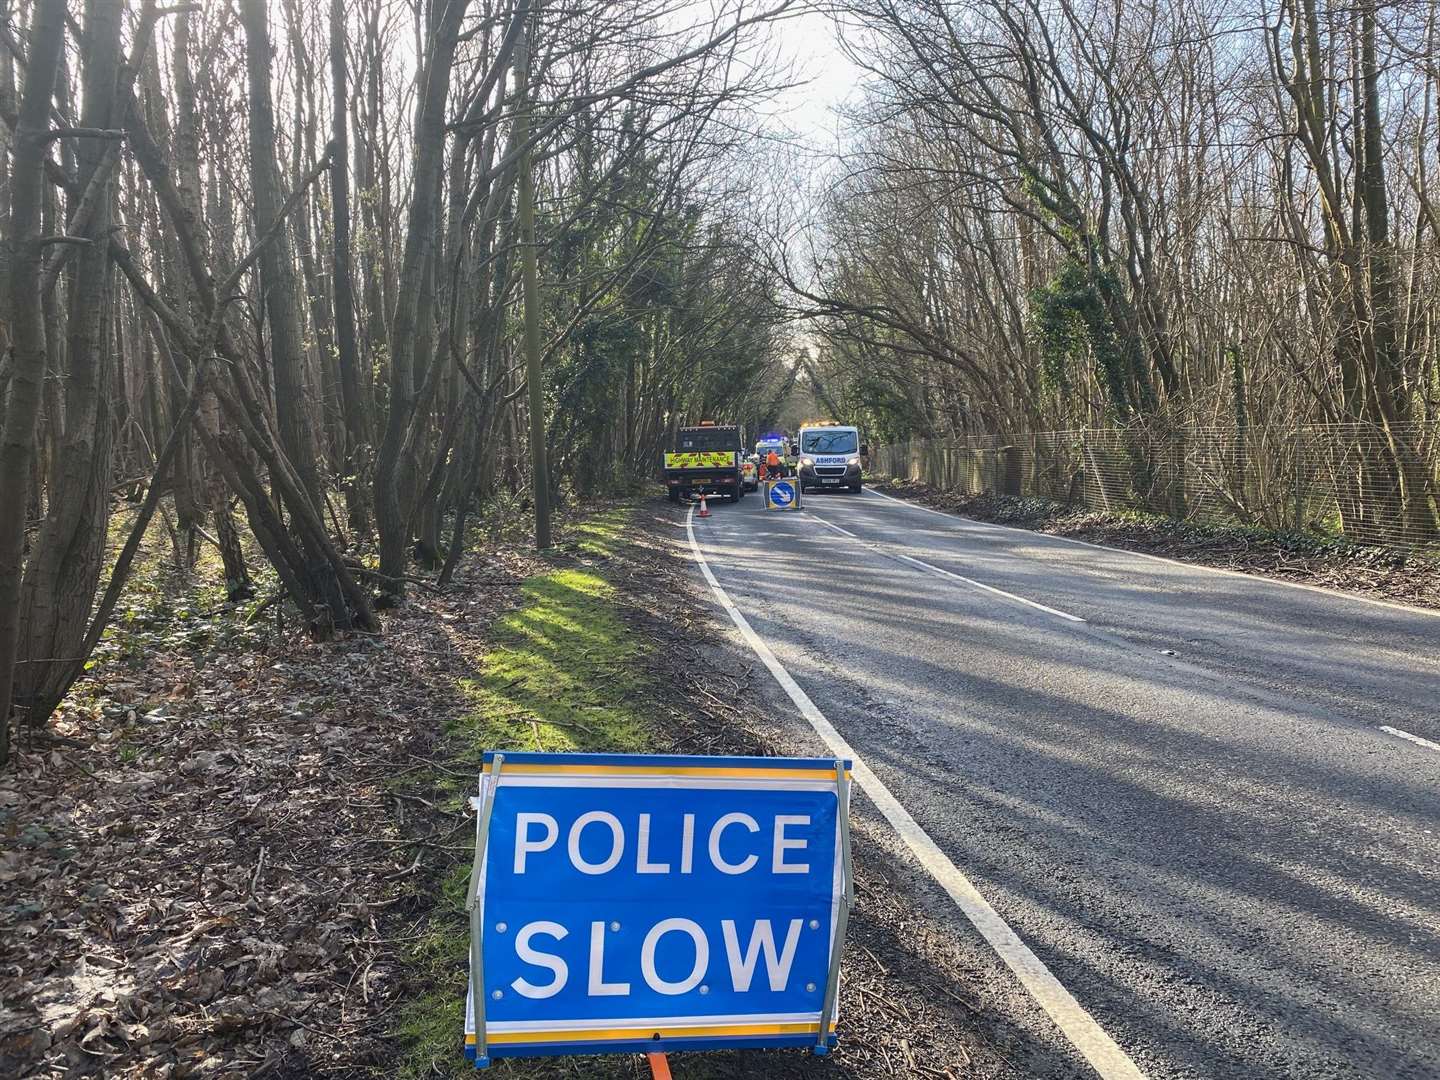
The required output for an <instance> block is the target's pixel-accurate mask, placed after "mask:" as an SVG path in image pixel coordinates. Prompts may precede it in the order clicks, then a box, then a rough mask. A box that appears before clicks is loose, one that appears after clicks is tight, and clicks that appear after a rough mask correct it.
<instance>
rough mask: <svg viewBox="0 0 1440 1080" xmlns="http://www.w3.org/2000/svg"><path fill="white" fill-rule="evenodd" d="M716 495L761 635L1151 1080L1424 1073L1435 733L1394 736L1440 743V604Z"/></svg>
mask: <svg viewBox="0 0 1440 1080" xmlns="http://www.w3.org/2000/svg"><path fill="white" fill-rule="evenodd" d="M713 510H714V513H713V516H712V517H710V518H709V519H707V520H703V521H696V522H695V523H694V524H695V532H696V536H697V539H698V542H699V544H700V546H701V548H702V550H703V552H704V554H705V557H706V559H707V561H708V562H709V564H710V567H711V569H712V571H713V572H714V574H715V575H716V577H717V578H718V580H719V582H720V584H721V585H722V586H723V587H724V589H725V590H726V591H727V592H728V593H729V595H730V597H731V598H732V599H733V601H734V602H735V604H736V605H737V606H738V607H739V609H740V610H741V612H743V614H744V615H745V616H746V618H747V619H748V620H749V622H750V624H751V625H752V626H753V628H754V630H755V631H756V633H758V634H759V635H760V637H761V638H763V639H764V641H765V642H766V643H767V644H768V645H769V646H770V648H771V649H772V650H773V652H774V653H775V655H776V657H777V658H778V659H779V660H780V662H781V663H782V664H783V665H784V666H785V667H786V668H787V669H788V670H789V672H790V674H791V675H792V676H793V677H794V678H795V680H796V681H797V682H798V683H799V684H800V686H801V687H802V688H803V690H804V691H805V692H806V693H808V695H809V696H810V697H811V698H812V699H813V700H814V702H815V703H816V704H817V705H818V706H819V708H820V709H821V710H822V711H823V712H824V714H825V716H826V717H827V718H828V719H829V721H830V722H831V723H832V724H834V726H835V727H836V728H837V729H838V730H839V732H840V733H841V735H842V736H844V738H845V739H847V740H848V741H849V742H850V743H851V744H852V745H853V746H854V748H855V749H856V751H857V752H858V753H859V754H860V755H861V756H862V757H863V758H864V759H865V760H866V761H867V762H868V763H869V765H870V767H871V768H872V769H874V771H875V773H876V774H877V775H878V776H879V777H880V779H881V780H882V781H883V782H884V783H885V784H886V785H887V786H888V787H889V788H890V790H891V791H892V792H893V793H894V794H895V795H896V796H897V797H898V799H899V800H900V801H901V802H902V803H903V804H904V806H905V808H906V809H908V810H909V812H910V813H911V814H912V815H913V816H914V818H915V819H916V821H918V822H919V824H920V825H921V826H922V827H923V828H924V829H925V831H926V832H928V833H929V835H930V836H931V837H933V839H934V840H935V841H936V842H937V843H938V845H939V846H940V848H941V849H942V850H943V852H944V854H945V855H946V856H948V857H949V859H950V860H951V861H952V862H953V863H954V864H955V865H956V866H957V867H958V868H959V869H960V870H961V871H962V872H963V873H964V874H965V875H966V876H968V878H969V879H970V880H971V881H972V882H973V883H974V884H975V886H976V887H977V888H978V889H979V890H980V892H981V893H982V894H983V895H984V896H985V897H986V898H987V899H988V900H989V901H990V903H991V904H992V905H993V906H994V907H995V908H996V910H997V911H998V912H999V913H1000V915H1001V916H1002V917H1003V918H1004V919H1005V920H1006V921H1007V922H1008V923H1009V924H1010V926H1011V927H1013V928H1014V929H1015V931H1016V932H1017V933H1018V934H1019V935H1020V937H1021V938H1022V939H1023V940H1024V941H1025V942H1026V944H1028V945H1029V946H1030V948H1031V949H1032V950H1033V951H1034V952H1035V954H1036V955H1037V956H1039V957H1040V959H1041V960H1042V961H1043V962H1044V963H1045V964H1046V965H1047V966H1048V967H1049V968H1050V970H1051V971H1052V972H1053V973H1054V975H1055V976H1056V977H1057V978H1058V979H1059V980H1060V982H1061V983H1063V984H1064V986H1065V987H1066V988H1067V989H1068V990H1069V991H1070V992H1071V993H1072V994H1073V995H1074V996H1075V998H1076V999H1077V1000H1078V1001H1079V1003H1080V1004H1081V1005H1082V1006H1083V1007H1084V1008H1085V1009H1086V1010H1088V1011H1089V1013H1090V1014H1091V1015H1092V1016H1093V1017H1094V1018H1095V1020H1096V1021H1097V1022H1098V1023H1099V1024H1100V1025H1101V1026H1102V1027H1103V1028H1104V1029H1105V1031H1106V1032H1108V1034H1109V1035H1110V1036H1111V1037H1113V1038H1114V1039H1115V1040H1116V1042H1117V1043H1118V1044H1119V1045H1120V1046H1121V1047H1122V1048H1123V1049H1124V1050H1125V1051H1126V1052H1127V1053H1128V1054H1129V1055H1130V1057H1131V1058H1132V1059H1133V1060H1134V1062H1135V1063H1136V1064H1137V1065H1138V1066H1139V1067H1140V1068H1141V1069H1142V1070H1143V1071H1144V1072H1145V1074H1146V1075H1147V1076H1149V1077H1152V1078H1155V1080H1160V1078H1171V1077H1235V1078H1241V1077H1244V1078H1247V1080H1249V1078H1255V1077H1296V1078H1306V1080H1321V1078H1330V1077H1374V1078H1383V1080H1410V1078H1416V1080H1418V1078H1427V1080H1434V1078H1437V1077H1440V750H1436V749H1432V748H1430V747H1427V746H1425V745H1422V744H1419V743H1415V742H1410V741H1407V740H1405V739H1403V738H1401V737H1400V736H1398V735H1394V734H1391V733H1389V732H1387V731H1384V730H1381V727H1382V725H1384V726H1388V727H1391V728H1394V729H1397V730H1399V731H1403V732H1407V733H1409V734H1412V735H1415V736H1418V737H1420V738H1422V739H1429V740H1431V741H1433V742H1436V743H1440V617H1437V616H1435V615H1430V614H1425V613H1421V612H1414V611H1409V610H1406V609H1403V608H1399V607H1393V606H1385V605H1380V604H1375V603H1366V602H1363V601H1360V600H1356V599H1353V598H1347V597H1344V596H1341V595H1339V594H1334V593H1325V592H1320V591H1314V590H1305V589H1298V588H1293V587H1288V586H1286V585H1283V584H1280V583H1274V582H1268V581H1266V580H1264V579H1260V578H1254V577H1240V576H1234V575H1227V574H1222V573H1215V572H1211V571H1208V570H1204V569H1201V568H1192V567H1184V566H1179V565H1175V564H1171V563H1167V562H1163V561H1158V560H1153V559H1148V558H1145V557H1144V556H1140V555H1135V554H1130V553H1125V552H1118V551H1113V550H1103V549H1097V548H1093V547H1088V546H1082V545H1078V544H1074V543H1066V542H1064V541H1061V540H1058V539H1056V538H1050V537H1045V536H1043V535H1040V534H1035V533H1029V532H1024V531H1020V530H1011V529H1005V528H1002V527H999V526H993V525H987V524H983V523H979V522H973V521H969V520H965V519H961V518H956V517H953V516H949V515H940V514H935V513H932V512H927V511H925V510H923V509H921V508H918V507H914V506H911V505H908V504H902V503H898V502H895V501H890V500H887V499H886V498H885V497H883V496H880V495H878V494H876V493H873V492H868V491H867V492H866V493H865V494H864V495H863V496H854V495H840V494H835V495H828V494H827V495H822V496H814V495H812V496H809V497H807V499H806V509H805V510H803V511H800V512H791V513H777V512H766V511H764V510H763V509H762V507H761V500H760V499H759V498H758V497H755V496H751V497H747V498H746V499H745V500H744V501H742V502H741V503H739V504H738V505H726V504H720V503H718V502H717V503H716V504H715V505H714V507H713ZM837 530H844V532H843V533H842V532H841V531H837ZM846 533H849V534H853V535H845V534H846ZM915 560H919V562H916V561H915ZM921 563H924V564H928V565H921ZM963 579H968V580H963ZM982 586H983V587H982ZM987 587H988V588H987ZM994 590H1001V591H1002V592H996V591H994ZM1004 594H1010V595H1004ZM1037 605H1038V606H1037ZM1047 609H1048V610H1047ZM1077 620H1083V621H1077ZM796 723H797V724H798V725H802V726H803V723H804V722H803V721H801V720H798V719H797V721H796ZM945 917H946V918H948V919H951V920H952V921H953V925H954V928H955V933H956V935H957V940H958V941H959V942H960V943H961V944H963V945H964V946H965V947H966V948H967V949H969V948H973V950H974V954H975V957H976V963H977V964H978V965H980V966H981V967H982V969H983V970H988V971H989V972H990V977H991V978H992V979H993V981H994V985H995V986H996V987H998V988H1000V989H1001V990H1002V991H1003V990H1004V988H1005V987H1007V986H1008V987H1009V993H1010V997H1009V999H1008V1002H1007V1006H1008V1010H1009V1011H1011V1012H1013V1016H1014V1018H1015V1021H1016V1023H1018V1024H1020V1025H1021V1026H1022V1027H1024V1028H1025V1029H1026V1030H1029V1031H1030V1032H1032V1034H1033V1035H1034V1037H1035V1038H1036V1039H1039V1040H1044V1041H1047V1042H1049V1043H1051V1044H1054V1046H1055V1050H1056V1052H1055V1055H1054V1057H1053V1060H1054V1061H1055V1062H1056V1065H1055V1073H1056V1075H1062V1074H1064V1075H1072V1074H1073V1075H1083V1074H1084V1073H1085V1071H1086V1070H1085V1067H1084V1066H1083V1064H1081V1063H1080V1059H1079V1058H1078V1056H1077V1055H1075V1054H1074V1053H1073V1051H1072V1050H1071V1049H1070V1048H1069V1047H1068V1046H1066V1045H1065V1043H1064V1040H1063V1038H1062V1037H1061V1036H1060V1034H1059V1032H1058V1031H1057V1030H1056V1029H1055V1028H1054V1026H1053V1025H1052V1024H1051V1023H1050V1022H1049V1021H1048V1019H1047V1018H1046V1016H1045V1015H1044V1014H1043V1013H1042V1012H1041V1011H1040V1010H1039V1008H1038V1007H1036V1006H1035V1003H1034V1002H1033V1001H1032V1000H1030V999H1029V998H1028V996H1027V995H1026V993H1025V991H1024V990H1023V988H1021V987H1020V985H1019V984H1018V982H1016V980H1015V979H1014V977H1013V976H1012V975H1011V974H1010V973H1009V971H1008V970H1006V969H1005V968H1004V967H1003V966H1001V965H1000V963H999V961H998V959H995V958H994V957H993V956H991V957H990V962H989V967H986V966H985V965H986V962H987V961H986V959H985V957H986V955H987V953H988V947H987V946H986V944H985V942H984V941H983V940H982V939H981V937H980V935H979V934H978V933H977V932H976V931H975V930H974V929H973V928H971V927H970V925H969V924H968V923H967V922H966V921H965V920H964V918H963V917H962V916H961V915H960V913H959V911H958V910H955V909H951V910H949V911H948V913H947V914H946V916H945Z"/></svg>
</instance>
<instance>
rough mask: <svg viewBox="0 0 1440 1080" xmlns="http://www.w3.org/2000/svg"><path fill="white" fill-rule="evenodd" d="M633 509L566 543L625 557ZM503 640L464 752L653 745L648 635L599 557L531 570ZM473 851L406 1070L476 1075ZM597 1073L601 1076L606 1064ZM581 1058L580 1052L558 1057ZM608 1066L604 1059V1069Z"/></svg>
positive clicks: (437, 922)
mask: <svg viewBox="0 0 1440 1080" xmlns="http://www.w3.org/2000/svg"><path fill="white" fill-rule="evenodd" d="M630 513H631V511H630V510H629V509H626V508H622V509H618V510H611V511H607V512H605V513H603V514H599V515H597V516H595V517H593V518H590V519H589V520H587V521H586V522H584V523H582V524H580V525H578V526H576V527H574V528H572V529H570V530H569V535H568V536H567V537H566V538H565V539H566V545H565V546H566V548H568V549H570V550H572V551H575V552H577V553H579V554H581V555H583V556H588V557H589V558H592V559H603V558H609V557H611V556H613V555H614V554H615V553H616V552H617V551H618V550H619V547H620V545H621V544H622V542H623V537H624V532H625V528H626V526H627V524H628V522H629V520H630ZM490 642H491V647H490V649H489V651H488V652H487V653H486V654H485V656H484V657H482V658H481V659H480V662H479V665H478V668H477V671H476V674H475V676H474V678H473V679H469V680H466V682H465V683H464V685H463V688H464V690H465V692H466V694H467V695H468V696H469V698H470V699H471V701H472V702H473V707H472V708H471V709H470V711H469V712H468V713H466V714H465V715H464V716H463V717H462V718H461V719H460V720H458V721H456V722H455V723H454V724H452V725H451V726H450V730H449V732H448V734H449V735H450V737H451V739H452V740H453V743H452V751H453V753H454V754H455V756H456V758H457V759H460V760H473V759H474V758H476V757H478V756H479V752H480V751H481V750H507V749H508V750H546V751H557V750H598V751H614V752H639V751H644V750H646V749H649V748H650V746H651V737H650V728H649V725H648V723H647V721H646V719H645V716H644V713H643V710H642V708H641V705H640V703H641V702H642V701H643V700H644V694H645V691H646V690H647V689H648V686H649V678H648V676H647V674H646V668H645V664H644V654H645V648H646V647H645V645H644V644H643V643H642V642H641V641H640V640H639V639H638V638H637V637H636V635H634V634H633V633H632V632H631V631H630V629H629V627H628V626H626V624H625V621H624V619H623V618H622V617H621V613H620V607H619V604H618V602H617V598H616V593H615V589H614V587H613V586H612V585H611V584H610V583H609V582H607V581H606V580H605V578H604V577H603V576H601V574H599V573H598V572H597V571H596V570H595V569H594V567H593V566H590V565H565V566H557V567H556V569H554V570H552V571H550V572H548V573H544V574H538V575H536V576H534V577H531V578H529V579H527V580H526V582H525V583H524V585H523V586H522V587H521V589H520V603H519V606H518V607H517V608H516V609H515V610H514V611H512V612H510V613H509V614H508V615H506V616H504V617H503V618H501V619H500V620H499V621H498V622H496V624H495V626H494V627H493V628H492V630H491V633H490ZM430 779H431V781H432V784H433V787H434V789H435V790H444V791H445V792H446V793H447V795H453V796H454V797H455V798H457V799H458V798H462V797H463V796H464V795H466V794H468V793H469V788H468V786H466V788H465V790H464V791H461V790H459V789H458V788H457V787H455V786H454V778H453V777H448V776H443V777H442V776H436V777H432V778H430ZM469 873H470V863H469V860H468V859H463V858H460V859H457V861H456V862H455V863H454V864H453V865H452V866H451V867H450V868H449V870H448V873H447V874H446V876H445V879H444V883H443V885H442V887H441V898H440V902H439V903H438V904H437V905H436V908H435V911H434V912H433V913H432V915H431V916H430V918H429V920H428V925H427V927H426V929H425V931H424V933H423V934H422V936H421V937H419V938H418V939H417V941H416V942H415V943H414V944H413V945H412V946H411V948H410V950H409V953H408V955H407V961H408V963H409V964H410V966H411V970H412V974H413V976H414V978H415V981H416V982H417V983H419V984H423V985H425V986H427V987H431V988H432V989H430V990H428V991H427V992H426V993H424V994H422V995H421V996H419V997H417V998H416V999H415V1000H414V1001H413V1002H412V1003H411V1004H410V1005H408V1006H407V1007H406V1008H405V1009H404V1010H403V1012H402V1013H401V1015H400V1017H399V1020H398V1023H397V1025H396V1029H395V1036H396V1038H397V1040H398V1041H399V1043H400V1045H401V1049H402V1057H401V1061H400V1064H399V1069H398V1073H399V1075H400V1076H401V1077H405V1078H414V1080H419V1078H421V1077H439V1076H454V1077H459V1076H466V1075H471V1074H472V1070H471V1069H470V1068H469V1066H468V1064H467V1063H466V1061H465V1060H464V1058H463V1057H462V1056H461V1054H460V1041H459V1040H460V1030H461V1027H460V1025H461V1021H462V1019H463V998H464V993H465V971H466V949H467V943H468V924H467V921H466V918H465V911H464V908H465V891H466V886H467V883H468V880H469ZM587 1065H590V1072H589V1074H590V1075H595V1073H594V1071H593V1070H594V1067H595V1066H594V1064H593V1063H592V1062H587ZM550 1066H551V1067H552V1068H562V1069H570V1068H572V1067H573V1063H569V1064H564V1065H562V1064H560V1063H558V1062H552V1063H550ZM537 1067H539V1063H535V1062H530V1063H524V1062H514V1063H511V1062H504V1063H501V1065H499V1066H497V1070H496V1072H497V1073H498V1074H499V1075H522V1074H523V1075H534V1074H535V1069H536V1068H537ZM601 1071H602V1072H603V1071H604V1070H603V1068H602V1070H601Z"/></svg>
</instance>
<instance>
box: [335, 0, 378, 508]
mask: <svg viewBox="0 0 1440 1080" xmlns="http://www.w3.org/2000/svg"><path fill="white" fill-rule="evenodd" d="M330 78H331V83H332V86H331V100H330V109H331V115H330V142H331V144H332V145H333V146H334V148H335V160H334V161H333V163H332V164H331V167H330V222H331V229H332V235H331V238H330V242H331V276H332V283H331V287H332V289H333V290H334V295H335V354H336V360H337V362H338V364H339V367H340V395H341V405H342V408H343V410H344V413H345V449H344V455H343V460H344V473H345V476H346V477H347V479H346V481H345V484H344V489H345V504H346V507H347V508H348V510H349V514H350V523H351V526H352V527H353V528H355V529H356V530H357V531H361V532H364V531H368V530H369V516H370V515H369V509H368V507H367V505H366V499H365V494H364V488H363V486H362V485H361V484H360V482H359V480H358V477H357V472H358V469H359V459H360V457H361V455H362V453H363V452H364V450H365V448H366V447H368V446H369V445H370V442H371V440H372V438H373V436H372V434H371V427H370V393H369V388H368V385H367V383H368V380H362V369H361V366H360V352H359V348H358V347H357V345H356V342H355V288H354V280H353V277H354V272H353V270H352V268H351V265H350V128H349V113H350V105H349V87H348V85H347V75H346V69H345V0H330Z"/></svg>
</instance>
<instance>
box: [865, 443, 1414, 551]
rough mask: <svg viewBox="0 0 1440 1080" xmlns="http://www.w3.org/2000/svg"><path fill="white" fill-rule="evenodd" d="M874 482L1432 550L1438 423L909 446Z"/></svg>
mask: <svg viewBox="0 0 1440 1080" xmlns="http://www.w3.org/2000/svg"><path fill="white" fill-rule="evenodd" d="M873 469H874V471H875V472H877V473H878V474H880V475H882V476H892V477H896V478H900V479H908V480H916V481H921V482H923V483H926V484H929V485H931V486H932V487H935V488H940V489H943V490H949V491H959V492H965V493H970V494H979V493H982V492H995V493H1000V494H1008V495H1030V496H1039V497H1041V498H1046V499H1052V500H1055V501H1057V502H1063V503H1068V504H1080V505H1084V506H1087V507H1091V508H1093V509H1097V510H1142V511H1149V512H1151V513H1159V514H1166V515H1169V516H1171V517H1175V518H1180V519H1184V520H1190V521H1199V522H1206V523H1214V524H1243V525H1254V526H1261V527H1265V528H1270V529H1277V530H1287V531H1297V532H1306V533H1314V534H1321V535H1328V536H1344V537H1346V538H1347V539H1349V540H1351V541H1353V542H1355V543H1360V544H1372V545H1381V546H1387V547H1403V548H1417V547H1428V546H1431V545H1437V546H1440V423H1436V422H1428V423H1421V424H1411V425H1404V426H1393V427H1390V428H1388V429H1386V428H1377V427H1374V426H1371V425H1364V424H1307V425H1303V426H1297V427H1289V428H1280V427H1276V426H1274V425H1266V426H1263V427H1262V426H1258V425H1257V426H1255V427H1250V428H1240V427H1193V426H1183V427H1181V426H1168V427H1164V428H1158V427H1144V428H1142V427H1128V428H1119V429H1114V428H1109V429H1080V430H1074V431H1046V432H1031V433H1027V434H1022V435H977V436H969V437H965V438H960V439H946V440H939V439H931V440H911V441H908V442H898V443H892V444H890V445H887V446H881V447H878V448H877V449H876V452H875V457H874V465H873Z"/></svg>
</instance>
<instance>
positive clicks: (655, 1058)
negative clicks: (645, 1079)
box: [645, 1054, 671, 1080]
mask: <svg viewBox="0 0 1440 1080" xmlns="http://www.w3.org/2000/svg"><path fill="white" fill-rule="evenodd" d="M645 1057H646V1059H647V1060H648V1061H649V1062H650V1076H651V1078H652V1080H671V1076H670V1062H669V1061H668V1060H666V1057H665V1055H664V1054H646V1055H645Z"/></svg>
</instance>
